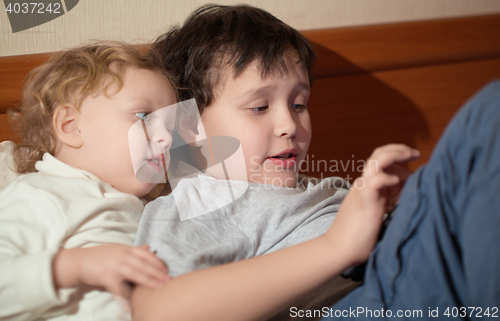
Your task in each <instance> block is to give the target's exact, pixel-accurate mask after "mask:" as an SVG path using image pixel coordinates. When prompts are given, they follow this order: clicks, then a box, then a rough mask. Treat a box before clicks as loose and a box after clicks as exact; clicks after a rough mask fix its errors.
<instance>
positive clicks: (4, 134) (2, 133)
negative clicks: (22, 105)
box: [0, 114, 19, 142]
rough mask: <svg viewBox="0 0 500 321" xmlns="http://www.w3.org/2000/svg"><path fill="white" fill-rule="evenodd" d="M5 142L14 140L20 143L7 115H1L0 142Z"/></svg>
mask: <svg viewBox="0 0 500 321" xmlns="http://www.w3.org/2000/svg"><path fill="white" fill-rule="evenodd" d="M4 140H14V141H19V139H15V134H14V130H12V127H11V126H10V124H9V121H8V119H7V115H6V114H0V142H3V141H4Z"/></svg>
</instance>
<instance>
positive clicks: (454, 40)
mask: <svg viewBox="0 0 500 321" xmlns="http://www.w3.org/2000/svg"><path fill="white" fill-rule="evenodd" d="M303 34H304V35H305V36H306V37H307V38H308V39H309V40H310V41H312V42H313V43H315V44H316V52H317V54H318V57H319V61H318V63H317V64H316V65H315V66H314V68H313V75H314V76H315V77H316V78H321V77H331V76H335V75H343V74H352V73H360V72H361V73H362V72H373V71H380V70H387V69H401V68H407V67H413V66H418V65H429V64H441V63H449V62H458V61H465V60H477V59H488V58H495V57H499V56H500V42H499V40H498V39H500V15H498V14H497V15H490V16H481V17H467V18H458V19H457V18H455V19H441V20H430V21H419V22H408V23H397V24H384V25H375V26H364V27H352V28H338V29H324V30H313V31H305V32H303Z"/></svg>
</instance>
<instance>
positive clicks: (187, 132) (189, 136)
mask: <svg viewBox="0 0 500 321" xmlns="http://www.w3.org/2000/svg"><path fill="white" fill-rule="evenodd" d="M177 131H178V132H179V135H180V136H181V137H182V139H183V140H184V141H185V142H186V143H187V144H189V145H191V146H193V147H201V146H202V144H201V141H203V140H205V139H206V138H207V136H206V134H205V129H204V128H203V123H202V122H201V120H200V119H199V118H197V117H189V116H186V117H181V119H180V120H179V123H178V124H177Z"/></svg>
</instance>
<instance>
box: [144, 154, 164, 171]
mask: <svg viewBox="0 0 500 321" xmlns="http://www.w3.org/2000/svg"><path fill="white" fill-rule="evenodd" d="M146 162H147V163H148V164H149V165H150V166H151V167H152V168H153V169H154V170H155V171H157V172H159V173H162V172H163V167H164V165H165V156H164V154H158V155H154V156H153V157H151V158H148V159H146Z"/></svg>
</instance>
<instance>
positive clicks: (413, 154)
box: [411, 149, 420, 156]
mask: <svg viewBox="0 0 500 321" xmlns="http://www.w3.org/2000/svg"><path fill="white" fill-rule="evenodd" d="M411 155H412V156H420V152H419V151H418V150H416V149H414V150H412V151H411Z"/></svg>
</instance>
